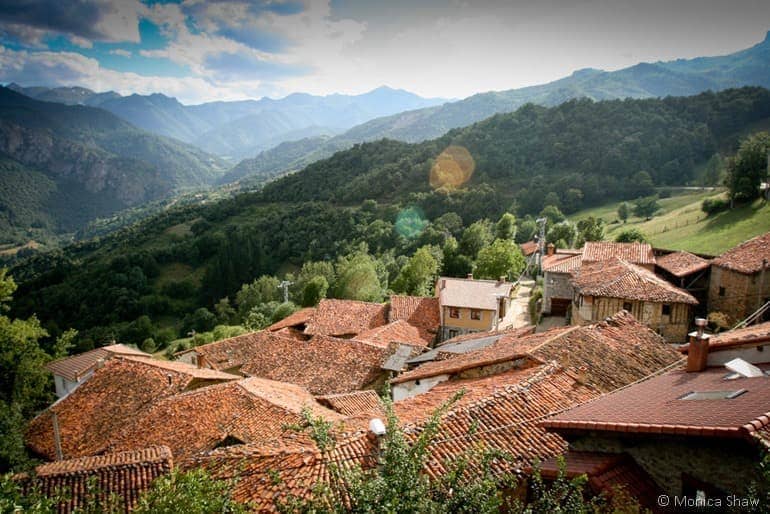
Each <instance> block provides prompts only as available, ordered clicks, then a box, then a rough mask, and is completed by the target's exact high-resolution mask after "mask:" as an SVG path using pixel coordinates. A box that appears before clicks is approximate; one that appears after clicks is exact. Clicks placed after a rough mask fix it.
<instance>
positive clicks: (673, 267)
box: [656, 252, 711, 277]
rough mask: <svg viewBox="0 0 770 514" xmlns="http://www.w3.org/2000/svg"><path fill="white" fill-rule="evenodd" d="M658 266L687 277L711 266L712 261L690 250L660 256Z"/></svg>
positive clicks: (675, 274)
mask: <svg viewBox="0 0 770 514" xmlns="http://www.w3.org/2000/svg"><path fill="white" fill-rule="evenodd" d="M656 264H657V266H658V267H660V268H661V269H663V270H665V271H668V272H669V273H671V274H672V275H674V276H675V277H686V276H687V275H692V274H693V273H697V272H699V271H703V270H704V269H707V268H708V267H709V266H711V261H708V260H706V259H704V258H703V257H698V256H697V255H694V254H692V253H690V252H674V253H669V254H667V255H663V256H662V257H658V259H657V262H656Z"/></svg>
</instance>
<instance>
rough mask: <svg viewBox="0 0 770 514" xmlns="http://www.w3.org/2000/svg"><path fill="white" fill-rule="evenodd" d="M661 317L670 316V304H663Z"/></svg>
mask: <svg viewBox="0 0 770 514" xmlns="http://www.w3.org/2000/svg"><path fill="white" fill-rule="evenodd" d="M663 315H664V316H671V304H669V303H664V304H663Z"/></svg>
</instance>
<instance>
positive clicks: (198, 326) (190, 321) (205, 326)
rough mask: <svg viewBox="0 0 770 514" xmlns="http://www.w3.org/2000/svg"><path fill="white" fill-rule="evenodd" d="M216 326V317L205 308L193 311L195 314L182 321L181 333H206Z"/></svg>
mask: <svg viewBox="0 0 770 514" xmlns="http://www.w3.org/2000/svg"><path fill="white" fill-rule="evenodd" d="M216 325H217V317H216V316H215V315H214V314H213V313H212V312H211V311H210V310H208V309H207V308H206V307H200V308H198V309H195V312H193V313H192V314H188V315H187V316H185V317H184V320H182V331H183V332H184V333H187V332H190V331H193V330H194V331H195V332H208V331H209V330H211V329H212V328H214V327H215V326H216Z"/></svg>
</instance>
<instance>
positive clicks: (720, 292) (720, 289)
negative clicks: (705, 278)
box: [719, 287, 725, 296]
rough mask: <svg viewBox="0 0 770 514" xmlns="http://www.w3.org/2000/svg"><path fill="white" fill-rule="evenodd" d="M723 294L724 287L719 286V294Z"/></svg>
mask: <svg viewBox="0 0 770 514" xmlns="http://www.w3.org/2000/svg"><path fill="white" fill-rule="evenodd" d="M724 295H725V288H724V287H720V288H719V296H724Z"/></svg>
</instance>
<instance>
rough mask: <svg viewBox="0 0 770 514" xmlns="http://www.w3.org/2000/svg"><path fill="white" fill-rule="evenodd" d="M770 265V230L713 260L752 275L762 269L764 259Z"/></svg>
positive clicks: (733, 269)
mask: <svg viewBox="0 0 770 514" xmlns="http://www.w3.org/2000/svg"><path fill="white" fill-rule="evenodd" d="M763 260H767V262H768V265H770V232H768V233H767V234H763V235H761V236H757V237H755V238H753V239H749V240H748V241H745V242H743V243H741V244H739V245H738V246H736V247H735V248H732V249H730V250H727V251H726V252H725V253H723V254H722V255H720V256H719V257H717V258H716V259H714V260H713V261H711V263H712V264H713V265H714V266H719V267H720V268H726V269H729V270H732V271H737V272H738V273H744V274H747V275H751V274H754V273H758V272H759V271H760V270H761V269H762V261H763Z"/></svg>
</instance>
